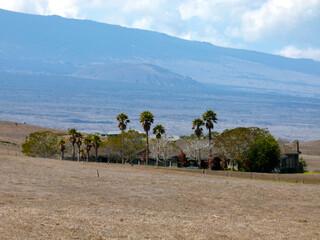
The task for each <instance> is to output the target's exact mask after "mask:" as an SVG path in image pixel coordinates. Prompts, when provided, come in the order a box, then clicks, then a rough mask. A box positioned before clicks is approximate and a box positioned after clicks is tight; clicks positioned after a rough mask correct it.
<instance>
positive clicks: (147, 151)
mask: <svg viewBox="0 0 320 240" xmlns="http://www.w3.org/2000/svg"><path fill="white" fill-rule="evenodd" d="M146 133H147V150H146V165H147V166H148V163H149V135H148V131H146Z"/></svg>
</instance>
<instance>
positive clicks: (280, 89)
mask: <svg viewBox="0 0 320 240" xmlns="http://www.w3.org/2000/svg"><path fill="white" fill-rule="evenodd" d="M0 20H1V21H0V32H1V34H0V83H1V88H0V102H1V103H2V104H1V105H0V120H7V121H17V122H27V123H30V124H33V125H41V126H45V127H53V128H63V129H67V128H72V127H75V128H77V129H79V130H81V131H85V132H91V133H94V132H105V131H113V130H116V129H117V124H116V123H115V116H116V115H117V114H119V113H121V112H126V113H127V114H128V115H129V116H130V118H131V119H132V121H131V124H130V125H131V126H130V127H131V128H133V129H140V128H141V125H140V123H139V121H138V116H139V114H140V113H141V112H142V111H145V110H150V111H152V112H153V113H154V115H155V116H156V123H157V124H164V125H166V129H167V133H168V134H169V135H189V134H191V132H192V129H191V121H192V120H193V119H194V118H196V117H199V116H201V115H202V114H203V112H204V111H206V110H208V109H213V110H214V111H216V112H217V113H218V118H219V122H218V124H217V126H216V128H215V130H217V131H223V130H224V129H226V128H233V127H238V126H258V127H261V128H268V129H269V130H270V131H271V132H272V133H273V134H274V135H275V136H276V137H282V138H287V139H290V140H294V139H299V140H301V141H310V140H317V139H319V135H320V125H319V120H318V119H319V115H320V70H319V69H320V63H319V62H315V61H312V60H306V59H289V58H284V57H280V56H276V55H270V54H265V53H258V52H252V51H246V50H239V49H230V48H222V47H218V46H214V45H212V44H209V43H204V42H196V41H186V40H183V39H179V38H174V37H171V36H168V35H165V34H161V33H156V32H150V31H143V30H137V29H129V28H124V27H120V26H114V25H109V24H103V23H97V22H93V21H87V20H75V19H66V18H62V17H58V16H36V15H29V14H22V13H15V12H10V11H5V10H0Z"/></svg>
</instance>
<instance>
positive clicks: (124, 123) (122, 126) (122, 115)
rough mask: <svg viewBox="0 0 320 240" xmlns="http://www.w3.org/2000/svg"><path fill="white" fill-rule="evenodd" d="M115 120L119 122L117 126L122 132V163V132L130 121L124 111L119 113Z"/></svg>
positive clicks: (122, 143)
mask: <svg viewBox="0 0 320 240" xmlns="http://www.w3.org/2000/svg"><path fill="white" fill-rule="evenodd" d="M116 120H117V121H118V122H119V124H118V128H119V129H120V130H121V134H122V142H121V158H122V163H124V157H123V150H124V149H123V145H124V134H123V132H124V131H125V130H126V129H127V125H128V123H130V120H129V117H128V115H127V114H125V113H120V114H119V115H118V116H117V117H116Z"/></svg>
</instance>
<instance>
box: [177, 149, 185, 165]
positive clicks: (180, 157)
mask: <svg viewBox="0 0 320 240" xmlns="http://www.w3.org/2000/svg"><path fill="white" fill-rule="evenodd" d="M186 166H187V155H186V154H185V153H184V152H183V151H181V153H180V154H179V162H178V167H186Z"/></svg>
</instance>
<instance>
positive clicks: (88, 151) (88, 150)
mask: <svg viewBox="0 0 320 240" xmlns="http://www.w3.org/2000/svg"><path fill="white" fill-rule="evenodd" d="M86 151H87V162H89V157H90V156H89V154H90V149H88V148H87V149H86Z"/></svg>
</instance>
